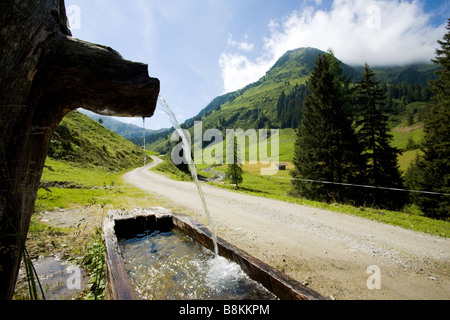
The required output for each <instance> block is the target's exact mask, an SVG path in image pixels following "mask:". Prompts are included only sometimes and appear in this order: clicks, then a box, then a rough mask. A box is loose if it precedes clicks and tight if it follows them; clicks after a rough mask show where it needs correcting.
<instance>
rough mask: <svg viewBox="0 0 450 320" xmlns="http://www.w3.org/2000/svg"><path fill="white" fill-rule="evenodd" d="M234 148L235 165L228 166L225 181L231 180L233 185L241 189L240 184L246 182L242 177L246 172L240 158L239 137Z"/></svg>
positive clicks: (235, 138)
mask: <svg viewBox="0 0 450 320" xmlns="http://www.w3.org/2000/svg"><path fill="white" fill-rule="evenodd" d="M233 148H234V155H233V163H232V164H229V165H228V168H227V171H226V173H225V179H227V180H230V181H231V183H232V184H234V185H236V188H239V184H240V183H242V182H243V181H244V179H243V177H242V175H243V174H244V170H242V165H241V161H240V158H239V148H238V141H237V137H234V146H233Z"/></svg>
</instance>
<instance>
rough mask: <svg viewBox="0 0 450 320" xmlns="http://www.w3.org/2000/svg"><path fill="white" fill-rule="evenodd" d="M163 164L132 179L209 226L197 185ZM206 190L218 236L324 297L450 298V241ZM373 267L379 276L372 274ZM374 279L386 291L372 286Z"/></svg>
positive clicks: (135, 173)
mask: <svg viewBox="0 0 450 320" xmlns="http://www.w3.org/2000/svg"><path fill="white" fill-rule="evenodd" d="M160 161H161V160H160V159H158V158H156V157H155V158H154V162H153V163H152V164H151V165H149V166H146V167H144V168H139V169H136V170H134V171H132V172H129V173H127V174H126V175H125V176H124V178H125V180H126V181H127V182H129V183H131V184H133V185H134V186H136V187H138V188H140V189H142V190H145V191H147V192H149V193H152V194H153V195H154V196H157V197H158V198H161V199H164V200H165V201H170V202H171V203H173V204H175V205H176V206H178V207H180V208H183V210H184V211H185V212H189V213H190V214H191V215H193V216H194V217H195V218H196V219H198V220H199V221H201V222H203V223H204V224H206V225H208V221H207V219H206V217H205V214H204V211H203V208H202V204H201V202H200V197H199V195H198V192H197V189H196V186H195V184H194V183H192V182H178V181H173V180H170V179H168V178H166V177H165V176H163V175H161V174H158V173H156V172H153V171H150V170H149V169H150V168H151V167H152V166H155V165H157V164H158V163H159V162H160ZM202 189H203V192H204V194H205V198H206V202H207V206H208V209H209V211H210V213H211V216H212V218H213V220H214V224H215V225H216V231H217V235H218V236H220V237H222V238H224V239H225V240H227V241H229V242H231V243H233V244H234V245H236V246H237V247H239V248H241V249H243V250H245V251H247V252H248V253H250V254H251V255H253V256H255V257H257V258H259V259H261V260H263V261H264V262H266V263H268V264H270V265H272V266H273V267H275V268H277V269H279V270H281V271H283V272H285V273H286V274H288V275H289V276H291V277H293V278H295V279H297V280H299V281H300V282H302V283H304V284H306V285H308V286H309V287H310V288H312V289H313V290H316V291H318V292H319V293H321V294H322V295H324V296H327V297H329V298H331V299H340V300H342V299H450V240H449V239H444V238H439V237H434V236H429V235H425V234H422V233H418V232H414V231H410V230H405V229H402V228H399V227H394V226H390V225H386V224H382V223H378V222H374V221H370V220H367V219H363V218H358V217H354V216H349V215H345V214H340V213H336V212H332V211H327V210H322V209H317V208H311V207H306V206H301V205H297V204H291V203H286V202H282V201H278V200H272V199H266V198H260V197H255V196H250V195H246V194H240V193H237V192H232V191H229V190H225V189H221V188H218V187H214V186H211V185H208V184H202ZM371 266H377V267H379V270H380V273H379V274H378V273H374V274H372V273H368V268H369V267H371ZM378 275H379V277H378ZM369 277H370V281H368V279H369ZM375 278H376V279H379V284H380V285H381V289H369V288H368V284H367V283H368V282H369V283H370V284H375V283H376V282H375V280H373V279H375ZM372 280H373V281H372Z"/></svg>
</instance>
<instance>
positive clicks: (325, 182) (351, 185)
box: [275, 177, 450, 196]
mask: <svg viewBox="0 0 450 320" xmlns="http://www.w3.org/2000/svg"><path fill="white" fill-rule="evenodd" d="M275 178H279V179H288V180H296V181H303V182H311V183H322V184H335V185H341V186H348V187H359V188H368V189H379V190H389V191H400V192H410V193H423V194H432V195H440V196H450V193H440V192H432V191H419V190H407V189H399V188H388V187H377V186H370V185H364V184H352V183H343V182H332V181H319V180H310V179H298V178H286V177H275Z"/></svg>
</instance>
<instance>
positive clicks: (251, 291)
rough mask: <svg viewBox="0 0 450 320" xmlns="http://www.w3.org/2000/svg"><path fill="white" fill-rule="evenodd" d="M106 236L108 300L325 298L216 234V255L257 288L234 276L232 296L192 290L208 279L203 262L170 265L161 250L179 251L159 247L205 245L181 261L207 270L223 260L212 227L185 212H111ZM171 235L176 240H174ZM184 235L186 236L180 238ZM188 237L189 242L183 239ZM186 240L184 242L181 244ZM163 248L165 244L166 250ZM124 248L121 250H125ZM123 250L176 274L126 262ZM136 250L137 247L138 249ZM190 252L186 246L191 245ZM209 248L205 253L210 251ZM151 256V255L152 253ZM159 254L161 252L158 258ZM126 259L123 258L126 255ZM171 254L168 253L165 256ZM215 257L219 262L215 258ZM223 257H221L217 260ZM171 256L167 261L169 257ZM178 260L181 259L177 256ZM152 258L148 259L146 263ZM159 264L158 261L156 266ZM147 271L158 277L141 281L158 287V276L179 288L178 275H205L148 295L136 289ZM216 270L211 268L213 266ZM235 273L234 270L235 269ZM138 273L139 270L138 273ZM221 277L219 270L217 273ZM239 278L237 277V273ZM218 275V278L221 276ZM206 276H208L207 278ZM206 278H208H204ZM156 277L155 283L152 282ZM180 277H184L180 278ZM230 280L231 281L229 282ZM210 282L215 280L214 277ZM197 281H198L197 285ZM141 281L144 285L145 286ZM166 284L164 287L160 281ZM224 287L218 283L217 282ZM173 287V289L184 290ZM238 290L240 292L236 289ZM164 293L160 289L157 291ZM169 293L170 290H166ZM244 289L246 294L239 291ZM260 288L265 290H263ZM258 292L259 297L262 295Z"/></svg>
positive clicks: (107, 222) (149, 274) (143, 289)
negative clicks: (189, 257)
mask: <svg viewBox="0 0 450 320" xmlns="http://www.w3.org/2000/svg"><path fill="white" fill-rule="evenodd" d="M103 231H104V239H105V246H106V298H107V299H111V300H137V299H145V298H149V297H150V298H154V299H156V300H160V299H178V298H179V299H194V298H195V299H218V300H223V299H240V298H241V299H253V298H254V299H258V300H261V299H272V298H273V299H282V300H323V299H325V298H324V297H323V296H321V295H320V294H318V293H317V292H314V291H313V290H311V289H309V288H307V287H305V286H304V285H302V284H301V283H299V282H298V281H296V280H294V279H292V278H290V277H289V276H287V275H286V274H284V273H282V272H280V271H278V270H275V269H274V268H272V267H271V266H269V265H267V264H265V263H264V262H262V261H260V260H258V259H256V258H255V257H252V256H250V255H249V254H247V253H246V252H244V251H242V250H240V249H239V248H237V247H235V246H233V245H232V244H230V243H228V242H227V241H225V240H224V239H221V238H220V237H218V238H217V246H218V254H219V256H220V257H223V258H226V259H227V260H229V261H230V262H231V263H232V264H233V265H238V266H239V267H240V269H241V270H239V272H238V273H242V274H244V273H245V274H246V277H247V278H249V280H250V281H252V282H254V283H255V285H256V287H252V284H248V283H247V280H245V283H243V282H244V281H243V280H241V279H240V278H239V279H238V280H236V278H237V277H236V276H233V277H232V279H231V280H230V281H229V282H228V283H229V285H231V286H235V285H236V286H238V285H237V283H239V287H240V288H237V289H236V290H237V291H238V292H235V291H236V290H234V289H233V290H231V291H233V295H230V294H229V291H230V290H229V289H225V294H224V295H223V296H220V295H216V294H214V292H213V293H212V291H211V290H206V289H205V290H204V291H205V292H202V294H203V295H202V294H200V293H199V291H198V290H197V291H195V293H192V292H191V291H190V290H195V289H192V286H194V285H193V283H195V282H202V281H205V282H208V281H209V280H210V279H211V278H210V277H209V275H207V274H206V273H205V272H204V271H202V270H203V269H202V268H203V266H200V267H202V268H200V269H199V270H194V271H189V270H182V271H180V270H179V269H176V271H174V270H175V268H184V267H180V262H179V260H180V259H176V260H177V262H176V264H177V265H176V266H175V267H173V266H168V267H167V265H168V264H169V263H171V262H163V263H161V261H159V262H158V261H157V260H158V259H161V257H162V256H164V254H165V255H166V257H167V256H168V255H170V253H171V252H172V254H173V255H176V256H178V255H181V254H180V253H178V252H179V251H170V249H169V251H165V253H163V252H162V250H160V249H161V246H165V245H166V246H172V247H174V248H176V250H180V247H186V248H193V247H192V246H199V247H204V248H206V249H208V250H204V249H200V250H202V251H204V252H203V253H202V254H204V257H203V256H201V257H200V255H199V254H198V253H193V254H192V256H195V259H197V258H198V257H200V258H198V259H200V260H196V261H187V262H186V261H184V262H182V263H186V265H188V266H189V268H191V267H192V265H197V266H199V265H200V264H204V265H208V266H209V269H208V272H209V271H211V265H210V264H211V261H212V260H211V259H216V261H215V262H214V265H213V266H212V268H213V269H214V268H216V270H215V272H217V271H218V270H217V268H222V266H221V264H222V262H219V263H216V262H217V261H223V260H224V259H223V258H220V257H219V258H217V257H216V258H214V257H213V256H214V253H213V252H214V243H213V240H212V237H211V233H210V231H209V230H208V229H207V228H206V227H205V226H204V225H202V224H200V223H198V222H197V221H195V220H194V219H192V218H191V217H189V216H186V215H182V214H178V213H173V212H170V211H168V210H165V209H163V208H152V209H135V210H132V211H121V210H117V211H110V212H109V214H108V217H107V218H106V219H105V221H104V226H103ZM173 237H174V239H172V238H173ZM181 238H183V239H184V240H180V239H181ZM186 239H188V240H186ZM167 241H181V242H176V243H175V244H172V245H170V244H168V243H169V242H167ZM183 241H184V242H183ZM165 249H167V248H165ZM124 250H125V251H124ZM126 250H130V251H131V250H135V251H134V252H133V253H131V254H130V255H131V256H133V255H134V256H138V257H140V258H141V259H144V264H145V263H150V262H151V261H153V262H155V261H157V262H156V264H155V265H156V268H166V269H168V270H171V271H172V272H175V274H176V276H175V275H170V274H169V275H167V276H164V275H161V274H159V273H154V272H153V273H152V272H150V271H148V270H152V268H153V269H154V268H155V265H153V266H152V267H151V266H148V268H147V267H146V266H145V265H144V267H142V261H140V262H139V263H135V262H133V261H132V259H131V260H130V258H129V255H128V254H127V252H126ZM136 250H137V251H136ZM189 250H190V249H189ZM208 252H209V253H208ZM153 254H154V255H153ZM158 255H159V256H158ZM124 257H125V259H124ZM169 258H170V257H169ZM217 259H219V260H217ZM220 259H222V260H220ZM168 260H170V259H168ZM181 260H182V259H181ZM147 261H150V262H147ZM133 263H135V265H134V267H133V269H132V270H131V269H130V268H131V267H130V265H133ZM158 263H159V264H158ZM135 266H140V269H139V268H135ZM225 268H231V269H234V267H233V266H232V267H230V266H227V267H225ZM143 272H149V273H148V274H147V275H146V277H158V279H150V280H152V281H148V279H147V280H145V281H146V282H145V285H146V286H147V287H148V286H157V285H161V284H160V282H161V281H165V280H164V279H159V278H164V277H166V278H169V280H170V279H171V281H172V282H173V283H175V284H176V285H178V286H184V287H186V284H185V285H182V283H183V281H180V277H184V276H188V275H189V274H192V273H195V274H200V276H201V274H202V273H205V275H204V278H201V277H200V278H198V279H197V280H196V281H191V280H189V281H187V282H186V283H188V282H189V286H188V287H189V288H187V292H186V293H174V292H171V293H168V296H166V297H164V296H163V297H161V296H159V297H156V298H155V297H154V296H152V295H151V294H148V292H147V293H146V291H145V288H137V285H136V283H137V282H139V281H140V279H139V277H140V276H141V275H140V274H139V273H143ZM213 272H214V270H213ZM233 272H234V271H233ZM136 273H138V274H137V275H136ZM221 274H222V275H223V273H221ZM239 277H240V276H239ZM219 278H220V279H219ZM224 278H226V277H224V276H220V275H219V276H218V277H217V279H219V280H220V281H222V280H223V281H224ZM205 279H206V280H205ZM208 279H209V280H208ZM153 280H157V281H153ZM181 280H182V279H181ZM233 281H234V282H233ZM213 282H214V280H213ZM200 284H201V283H200ZM145 285H144V286H145ZM163 286H164V285H163ZM221 286H222V285H221ZM182 289H183V288H181V289H179V288H176V287H175V289H173V288H172V291H173V290H182ZM239 290H240V292H239ZM156 291H158V292H159V291H163V290H160V289H158V290H156ZM168 291H170V290H168ZM243 291H247V292H243ZM264 291H265V292H266V293H264ZM261 294H262V295H261Z"/></svg>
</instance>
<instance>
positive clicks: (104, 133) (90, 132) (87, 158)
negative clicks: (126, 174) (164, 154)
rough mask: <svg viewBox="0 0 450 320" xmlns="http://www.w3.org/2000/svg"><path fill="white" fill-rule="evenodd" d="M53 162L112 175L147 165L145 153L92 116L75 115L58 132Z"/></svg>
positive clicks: (74, 113) (78, 113)
mask: <svg viewBox="0 0 450 320" xmlns="http://www.w3.org/2000/svg"><path fill="white" fill-rule="evenodd" d="M48 156H49V158H51V159H53V160H63V161H68V162H72V163H74V164H76V165H80V166H83V167H96V168H102V169H105V170H109V171H122V170H123V169H127V168H132V167H137V166H139V165H143V161H144V160H143V159H144V151H143V150H142V149H141V148H139V147H137V146H136V145H134V144H133V143H131V142H130V141H128V140H126V139H125V138H123V137H122V136H120V135H118V134H117V133H114V132H112V131H110V130H108V129H107V128H105V127H104V126H103V125H101V124H100V123H98V122H97V121H94V120H92V119H90V118H89V117H88V116H86V115H84V114H82V113H80V112H78V111H73V112H71V113H69V114H68V115H67V116H66V117H65V118H64V119H63V121H62V122H61V124H60V125H59V126H58V128H57V129H56V132H55V134H54V136H53V138H52V141H51V144H50V148H49V153H48Z"/></svg>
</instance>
